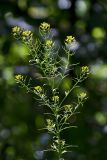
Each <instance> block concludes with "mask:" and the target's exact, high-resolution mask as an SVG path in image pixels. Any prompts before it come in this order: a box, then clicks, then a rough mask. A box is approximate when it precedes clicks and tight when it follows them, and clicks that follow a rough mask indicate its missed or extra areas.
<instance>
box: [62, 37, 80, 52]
mask: <svg viewBox="0 0 107 160" xmlns="http://www.w3.org/2000/svg"><path fill="white" fill-rule="evenodd" d="M65 46H66V48H67V49H68V50H71V51H74V50H77V49H78V47H79V43H78V42H77V41H76V40H75V37H73V36H67V37H66V39H65Z"/></svg>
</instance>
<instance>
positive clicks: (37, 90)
mask: <svg viewBox="0 0 107 160" xmlns="http://www.w3.org/2000/svg"><path fill="white" fill-rule="evenodd" d="M41 92H42V88H41V86H36V87H34V93H36V94H40V93H41Z"/></svg>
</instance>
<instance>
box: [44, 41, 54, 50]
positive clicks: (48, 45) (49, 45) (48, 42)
mask: <svg viewBox="0 0 107 160" xmlns="http://www.w3.org/2000/svg"><path fill="white" fill-rule="evenodd" d="M45 46H46V48H47V49H49V48H51V47H52V46H53V41H52V40H47V41H46V43H45Z"/></svg>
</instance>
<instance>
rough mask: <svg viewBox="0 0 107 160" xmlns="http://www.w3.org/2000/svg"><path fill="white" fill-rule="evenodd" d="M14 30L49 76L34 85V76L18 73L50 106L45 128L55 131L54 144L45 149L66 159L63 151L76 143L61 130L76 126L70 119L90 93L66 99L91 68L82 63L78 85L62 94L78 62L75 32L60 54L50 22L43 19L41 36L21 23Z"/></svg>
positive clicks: (33, 60) (22, 83) (18, 79)
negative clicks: (73, 59) (70, 142)
mask: <svg viewBox="0 0 107 160" xmlns="http://www.w3.org/2000/svg"><path fill="white" fill-rule="evenodd" d="M12 33H13V36H14V37H15V38H16V39H18V40H21V42H22V43H24V44H25V45H26V46H27V47H28V49H29V55H30V56H29V62H30V64H32V65H36V66H37V68H38V71H39V72H40V73H41V76H40V77H39V79H44V80H45V83H43V85H42V86H32V83H31V81H32V79H31V78H30V79H29V80H27V77H24V76H23V75H16V76H15V80H16V83H18V84H19V85H20V86H21V87H22V88H25V89H26V90H27V92H31V93H33V94H34V96H35V99H36V100H38V102H39V104H40V105H41V106H42V105H43V106H46V107H48V108H49V109H50V112H49V113H46V114H47V115H49V116H50V118H48V119H46V123H47V124H46V127H45V128H44V129H47V130H48V132H49V133H50V134H51V135H52V144H51V148H50V149H47V150H45V151H54V152H56V153H57V157H58V160H61V159H63V154H64V153H66V152H68V151H70V150H71V148H72V147H73V145H68V144H66V141H65V140H64V139H62V138H61V133H62V132H63V131H64V130H67V129H70V128H75V127H76V126H73V125H71V124H70V123H69V119H70V118H71V117H72V116H74V115H76V114H77V113H78V108H79V106H82V105H83V103H84V101H85V100H86V99H87V95H86V93H85V92H81V93H80V94H78V95H77V96H76V98H75V100H73V99H72V102H69V103H67V104H64V103H65V101H66V99H67V97H68V96H70V94H71V92H72V91H73V90H75V88H77V87H79V85H80V83H81V82H82V81H84V80H85V79H86V78H87V77H88V74H89V68H88V67H87V66H83V67H81V69H80V71H79V73H78V74H77V75H76V77H73V81H74V85H73V86H72V87H71V88H70V89H69V90H66V91H64V92H65V93H64V97H63V98H61V97H60V94H59V86H60V85H61V83H62V80H64V79H65V77H67V76H69V71H70V70H71V69H73V66H74V65H75V66H76V64H72V65H70V59H71V57H72V56H73V55H74V54H75V52H74V49H73V47H74V45H76V43H77V42H76V40H75V38H74V37H72V36H67V37H66V39H65V41H64V46H63V47H62V48H63V52H64V53H65V54H64V55H65V57H60V56H59V52H58V51H59V49H58V48H56V45H55V42H54V40H53V37H52V36H51V28H50V24H48V23H46V22H43V23H41V25H40V27H39V33H40V35H41V38H40V39H38V38H36V39H34V38H33V33H32V32H31V31H29V30H24V29H21V28H20V27H17V26H16V27H14V28H12ZM64 58H66V59H67V60H66V63H63V59H64ZM56 81H57V82H58V83H56ZM44 86H49V87H50V91H51V94H50V95H47V91H48V90H47V88H46V87H44ZM37 97H38V98H37ZM52 117H53V118H52Z"/></svg>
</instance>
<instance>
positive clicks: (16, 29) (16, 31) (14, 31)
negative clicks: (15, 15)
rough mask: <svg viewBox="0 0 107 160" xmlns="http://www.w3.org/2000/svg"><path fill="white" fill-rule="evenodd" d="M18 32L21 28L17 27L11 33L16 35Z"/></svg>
mask: <svg viewBox="0 0 107 160" xmlns="http://www.w3.org/2000/svg"><path fill="white" fill-rule="evenodd" d="M20 31H21V28H20V27H18V26H16V27H13V28H12V32H13V33H18V32H20Z"/></svg>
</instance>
